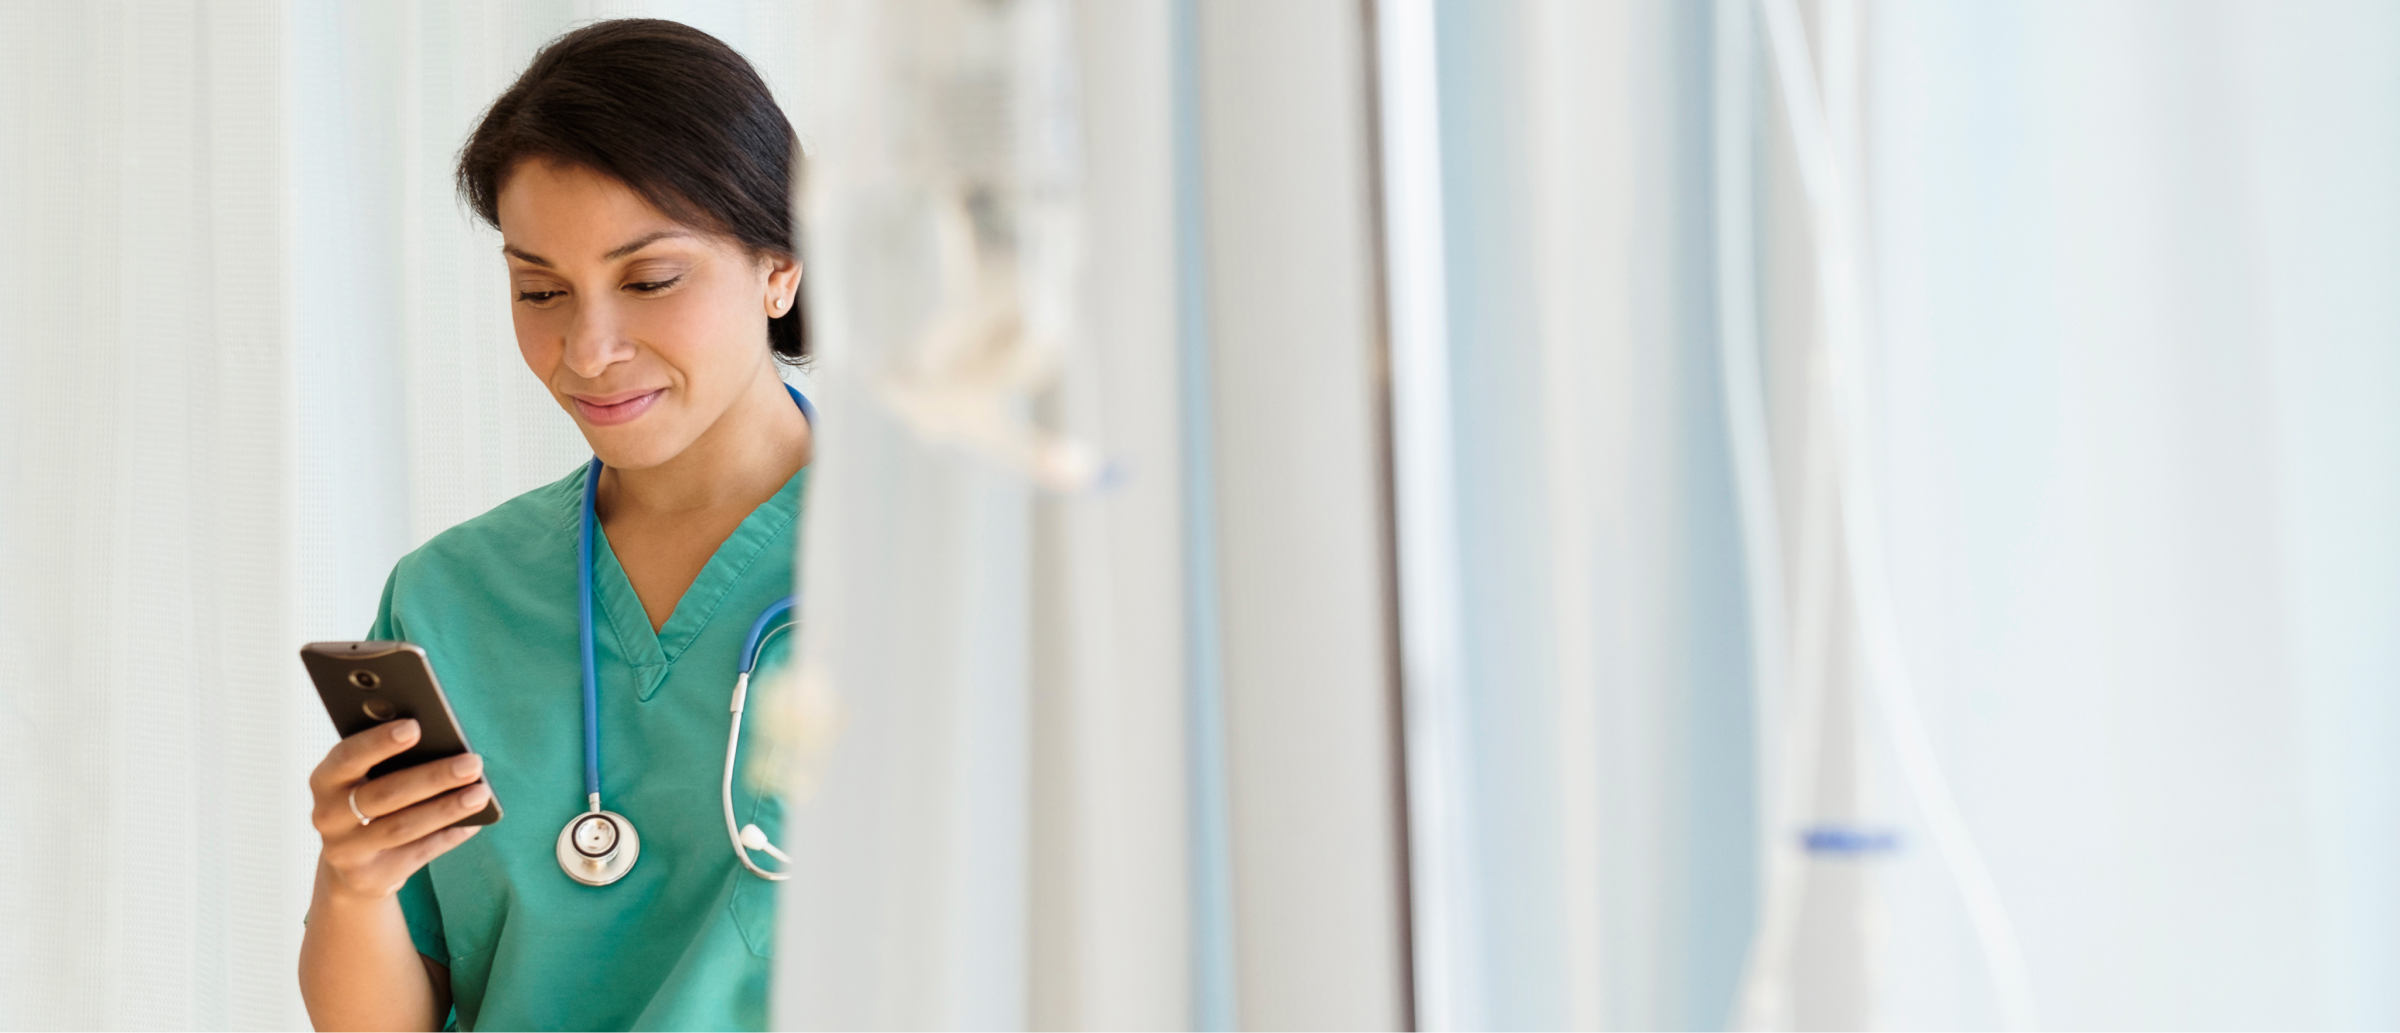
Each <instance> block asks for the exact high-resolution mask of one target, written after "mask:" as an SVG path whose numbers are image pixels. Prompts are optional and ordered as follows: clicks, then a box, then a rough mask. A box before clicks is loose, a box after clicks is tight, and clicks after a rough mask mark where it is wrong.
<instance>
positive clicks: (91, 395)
mask: <svg viewBox="0 0 2400 1033" xmlns="http://www.w3.org/2000/svg"><path fill="white" fill-rule="evenodd" d="M280 22H281V19H280V8H279V7H278V6H277V5H275V4H271V3H258V4H244V3H229V4H212V5H208V6H205V7H203V6H201V5H197V4H173V5H132V4H113V3H95V4H55V5H35V4H7V5H0V241H5V246H4V247H0V360H4V363H0V364H4V366H5V369H6V371H7V372H6V375H5V377H0V649H4V650H5V651H6V653H7V655H8V656H9V658H10V659H9V661H8V663H7V664H6V665H4V666H0V780H5V782H6V783H7V784H8V785H9V786H10V787H12V788H11V789H10V791H8V792H7V793H5V794H0V823H5V824H6V825H7V826H8V827H10V828H12V829H17V830H20V832H21V833H22V834H21V835H17V836H12V837H11V838H10V840H9V842H8V843H7V844H6V845H5V846H0V885H4V886H5V887H6V889H5V890H4V891H0V893H5V899H4V902H0V914H5V915H6V918H5V919H4V920H0V1025H5V1026H8V1027H11V1028H35V1029H41V1028H52V1029H98V1028H124V1027H134V1028H202V1027H226V1026H244V1027H293V1026H298V1025H299V1024H300V1023H301V1022H303V1021H304V1019H303V1017H302V1015H301V1014H300V1011H299V1007H298V999H297V995H296V994H295V993H294V992H293V990H292V978H291V966H290V959H291V958H292V957H293V952H294V951H295V950H296V949H297V947H298V944H299V933H300V925H299V917H300V914H299V912H300V908H301V906H302V905H303V904H304V902H305V901H306V899H307V879H308V876H309V868H310V860H311V854H310V853H309V852H308V850H307V841H308V838H309V829H308V826H307V824H306V822H305V821H303V820H301V815H302V814H303V813H304V809H305V801H306V794H305V792H304V791H303V788H302V786H301V777H302V775H303V773H304V772H305V771H306V765H305V763H304V762H303V761H302V760H301V757H302V755H303V753H304V752H305V747H304V745H303V744H304V743H305V742H307V741H309V738H308V733H309V732H310V731H312V730H313V729H312V728H311V726H310V725H309V724H308V721H309V720H310V719H311V718H312V716H313V717H314V719H315V720H317V721H322V720H323V717H322V716H321V715H311V714H309V713H308V707H309V706H310V705H311V704H310V698H309V697H308V696H307V695H306V691H305V689H304V688H302V685H301V683H300V681H299V679H297V678H295V677H294V672H293V671H292V666H293V662H294V658H293V656H292V652H293V647H294V645H295V644H296V642H295V638H294V636H295V634H296V632H295V629H296V627H297V626H298V623H299V621H298V616H299V615H298V613H297V611H296V608H295V607H294V605H293V592H292V586H293V585H294V583H295V582H296V580H297V569H298V568H297V560H298V554H297V550H296V549H295V548H294V538H293V530H294V527H295V525H296V520H295V517H294V513H293V510H292V506H291V499H292V496H293V493H294V492H295V490H296V488H297V485H298V478H297V476H296V470H295V467H294V452H295V448H294V439H293V413H292V406H291V404H290V397H291V390H292V376H293V360H292V351H293V349H292V346H291V338H290V337H289V334H288V327H289V322H288V315H287V310H286V307H285V306H286V303H287V297H288V295H287V293H286V292H287V289H288V279H287V277H288V275H289V271H290V256H289V253H288V252H287V251H286V250H285V247H284V240H285V233H286V231H287V229H288V225H289V224H288V222H287V215H286V210H285V208H284V205H283V196H284V190H285V189H286V186H287V179H286V177H285V171H284V168H283V166H282V164H281V161H280V155H281V154H282V144H283V140H284V133H285V131H286V119H285V109H284V106H283V95H282V89H281V87H282V83H281V79H280V77H279V75H278V74H277V68H278V65H279V58H280V53H281V46H282V38H283V37H282V26H281V23H280Z"/></svg>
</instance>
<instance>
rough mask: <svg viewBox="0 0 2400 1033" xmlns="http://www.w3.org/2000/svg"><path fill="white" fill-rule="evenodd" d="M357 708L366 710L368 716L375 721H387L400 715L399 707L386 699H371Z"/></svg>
mask: <svg viewBox="0 0 2400 1033" xmlns="http://www.w3.org/2000/svg"><path fill="white" fill-rule="evenodd" d="M358 709H360V710H364V711H366V712H367V716H368V717H371V718H374V719H375V720H377V721H389V720H391V719H393V718H395V717H398V716H400V708H398V707H395V706H393V705H392V701H390V700H388V699H371V700H368V701H366V703H365V704H363V705H361V706H360V707H359V708H358Z"/></svg>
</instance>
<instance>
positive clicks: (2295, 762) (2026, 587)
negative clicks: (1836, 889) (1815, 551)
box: [1860, 2, 2400, 1028]
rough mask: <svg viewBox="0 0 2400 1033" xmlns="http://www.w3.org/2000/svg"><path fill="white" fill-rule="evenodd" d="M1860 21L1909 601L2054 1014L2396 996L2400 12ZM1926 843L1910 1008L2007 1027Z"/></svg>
mask: <svg viewBox="0 0 2400 1033" xmlns="http://www.w3.org/2000/svg"><path fill="white" fill-rule="evenodd" d="M1860 33H1861V35H1860V38H1861V40H1862V46H1861V51H1860V52H1861V53H1862V54H1863V66H1862V74H1863V77H1864V80H1865V93H1864V96H1865V98H1866V99H1865V102H1864V105H1863V107H1864V116H1865V125H1866V145H1865V148H1864V154H1865V163H1864V168H1865V170H1866V178H1867V183H1868V192H1867V197H1868V199H1869V202H1868V209H1867V212H1866V215H1867V218H1868V221H1869V223H1870V226H1871V232H1872V234H1873V236H1872V246H1871V247H1872V252H1873V264H1874V269H1875V273H1874V275H1875V277H1876V279H1877V281H1878V282H1879V283H1880V287H1881V290H1880V295H1881V297H1880V303H1879V304H1878V305H1877V307H1876V309H1875V318H1876V323H1877V326H1876V341H1875V348H1876V360H1875V364H1874V368H1875V372H1876V385H1875V387H1876V390H1875V393H1874V407H1873V417H1872V419H1873V427H1874V432H1873V441H1874V448H1875V453H1876V461H1877V462H1878V463H1879V464H1880V465H1881V475H1882V480H1883V483H1884V484H1885V486H1886V491H1887V494H1886V496H1885V502H1886V505H1887V506H1888V513H1889V528H1890V535H1889V540H1888V542H1887V543H1886V544H1887V546H1888V548H1889V550H1890V552H1889V555H1890V557H1891V563H1892V567H1893V571H1894V578H1895V585H1894V588H1895V591H1896V593H1897V596H1898V599H1899V600H1900V603H1901V605H1900V606H1899V612H1900V613H1901V614H1902V616H1903V620H1902V622H1901V628H1902V631H1903V633H1904V637H1905V641H1906V642H1907V643H1908V644H1909V646H1910V651H1911V654H1912V659H1914V660H1915V661H1916V663H1917V666H1918V669H1919V671H1920V674H1921V678H1920V681H1921V684H1922V686H1923V691H1922V693H1921V699H1922V701H1923V704H1924V706H1925V708H1926V711H1927V720H1928V723H1929V725H1930V726H1931V730H1932V733H1933V736H1934V738H1935V740H1936V741H1937V742H1938V743H1939V744H1940V746H1941V753H1942V755H1943V757H1944V760H1945V762H1946V763H1947V764H1948V765H1949V766H1950V768H1951V770H1952V772H1953V776H1954V778H1955V780H1956V784H1957V788H1958V793H1959V797H1960V803H1961V806H1962V808H1963V810H1964V812H1965V814H1966V816H1967V817H1968V819H1969V820H1970V821H1971V822H1972V824H1973V825H1974V827H1975V828H1976V829H1977V831H1978V833H1979V834H1980V835H1981V836H1982V838H1983V840H1984V842H1985V846H1986V850H1987V852H1988V854H1989V858H1990V861H1991V866H1992V871H1993V877H1994V880H1995V882H1996V883H1997V884H1998V886H1999V888H2000V890H2001V891H2002V893H2003V894H2004V896H2005V899H2006V901H2007V903H2008V906H2009V908H2010V911H2011V913H2012V915H2013V917H2014V919H2015V922H2016V926H2017V929H2018V932H2019V935H2020V936H2021V938H2022V942H2023V949H2024V953H2025V956H2026V959H2027V963H2028V968H2029V974H2030V981H2031V984H2032V989H2033V991H2034V996H2035V1000H2036V1002H2037V1004H2038V1007H2039V1009H2040V1012H2041V1017H2042V1019H2043V1020H2044V1021H2045V1022H2046V1023H2048V1024H2050V1025H2053V1026H2056V1027H2059V1028H2101V1027H2115V1028H2231V1027H2265V1026H2277V1027H2286V1028H2302V1027H2336V1028H2348V1027H2372V1026H2388V1025H2391V1024H2392V1023H2394V1022H2395V1021H2400V992H2396V991H2395V984H2394V983H2393V981H2392V980H2391V979H2390V972H2391V970H2392V966H2393V964H2394V962H2395V959H2396V958H2400V891H2396V890H2395V888H2394V884H2393V882H2392V879H2391V873H2392V872H2393V871H2394V870H2395V866H2396V865H2400V832H2396V831H2395V830H2400V823H2396V814H2395V812H2396V811H2400V770H2396V769H2395V765H2394V760H2393V758H2394V756H2395V754H2394V752H2393V751H2392V749H2391V748H2390V744H2391V742H2392V741H2393V740H2394V738H2395V736H2400V704H2396V703H2395V699H2396V697H2395V696H2394V694H2393V692H2392V689H2391V687H2392V685H2393V684H2394V683H2395V679H2400V652H2395V649H2394V643H2395V642H2396V641H2400V639H2396V638H2395V636H2394V635H2393V629H2394V628H2395V627H2400V404H2396V403H2400V295H2395V294H2394V292H2393V291H2392V289H2391V288H2392V285H2393V284H2395V283H2400V186H2396V184H2400V63H2395V61H2394V54H2395V53H2400V12H2396V11H2395V10H2394V9H2393V8H2392V7H2391V6H2389V5H2386V4H2378V3H2350V2H2322V3H2305V4H2291V3H2249V2H2207V3H2180V2H2112V3H2103V4H2071V3H2040V4H2000V3H1989V4H1987V3H1938V4H1897V3H1895V4H1874V5H1872V6H1870V7H1868V8H1867V9H1866V17H1865V20H1864V26H1863V28H1862V29H1861V30H1860ZM1885 770H1886V771H1887V772H1888V771H1889V768H1888V767H1887V768H1885ZM1878 789H1879V791H1880V793H1881V795H1882V797H1883V799H1884V800H1885V801H1886V803H1885V805H1884V806H1885V807H1886V808H1887V813H1892V814H1895V815H1898V816H1903V817H1904V818H1905V817H1908V816H1909V810H1908V805H1907V804H1906V802H1905V801H1906V799H1907V797H1906V795H1905V793H1904V791H1903V790H1902V789H1901V787H1899V786H1897V785H1894V784H1892V783H1891V782H1890V781H1889V780H1888V779H1887V780H1886V781H1885V782H1884V783H1883V784H1882V785H1880V786H1879V787H1878ZM1923 853H1924V851H1922V850H1913V849H1912V850H1908V851H1906V852H1904V853H1903V855H1902V856H1901V858H1900V859H1899V860H1897V861H1896V862H1894V863H1893V864H1892V865H1891V866H1890V868H1889V870H1888V872H1886V873H1885V875H1884V878H1883V880H1882V883H1881V885H1880V887H1879V889H1880V890H1881V891H1882V901H1881V903H1880V910H1881V912H1882V913H1883V915H1884V916H1885V918H1886V921H1887V922H1888V933H1887V936H1886V938H1885V941H1884V943H1883V944H1882V945H1881V947H1880V948H1879V950H1878V952H1877V955H1876V956H1877V957H1878V958H1879V959H1880V960H1879V962H1878V967H1879V968H1880V969H1881V970H1882V972H1883V973H1884V975H1883V976H1882V979H1883V991H1882V993H1881V994H1880V995H1879V1000H1878V1003H1879V1005H1880V1007H1879V1011H1878V1018H1879V1019H1880V1021H1884V1022H1888V1023H1891V1024H1894V1025H1897V1026H1911V1027H1915V1026H1952V1025H1987V1024H1989V1023H1991V1022H1992V1021H1993V1019H1994V1014H1995V1013H1994V1011H1993V1006H1992V1002H1991V997H1990V989H1989V985H1990V984H1989V982H1988V981H1987V980H1986V979H1985V977H1984V975H1983V970H1982V962H1981V960H1980V956H1979V955H1978V953H1977V952H1976V950H1975V948H1974V947H1973V945H1972V944H1971V943H1970V942H1969V941H1968V940H1967V939H1966V937H1965V936H1964V931H1963V927H1962V919H1961V917H1960V912H1959V910H1958V907H1957V905H1956V903H1955V897H1954V895H1953V894H1952V893H1951V892H1950V891H1949V890H1948V888H1947V887H1946V886H1945V885H1944V884H1943V882H1942V880H1941V878H1940V874H1939V872H1938V870H1937V869H1936V867H1935V866H1933V865H1931V864H1930V863H1928V862H1927V861H1926V859H1925V858H1923V856H1922V855H1923Z"/></svg>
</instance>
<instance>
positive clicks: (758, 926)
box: [732, 799, 790, 958]
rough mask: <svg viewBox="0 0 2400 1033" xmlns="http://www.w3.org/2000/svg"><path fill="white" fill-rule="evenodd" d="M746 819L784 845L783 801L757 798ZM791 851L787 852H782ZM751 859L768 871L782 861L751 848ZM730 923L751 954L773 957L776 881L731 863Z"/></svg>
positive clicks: (780, 844)
mask: <svg viewBox="0 0 2400 1033" xmlns="http://www.w3.org/2000/svg"><path fill="white" fill-rule="evenodd" d="M749 821H750V822H751V823H754V824H756V825H757V826H758V828H759V831H762V832H765V833H766V834H767V840H768V842H771V843H774V844H775V845H776V846H778V847H780V846H783V845H784V843H783V801H781V800H776V799H766V800H760V801H758V802H756V803H754V804H752V805H751V806H750V816H749ZM785 853H790V851H788V850H787V851H785ZM750 859H751V860H752V861H753V862H755V863H756V864H757V865H758V866H759V867H761V868H764V869H766V870H768V871H770V872H772V871H779V870H781V869H782V867H783V863H782V862H780V861H777V860H775V858H774V857H773V856H772V855H770V854H768V853H767V852H766V851H764V850H753V851H751V852H750ZM733 877H734V880H735V881H734V886H733V904H732V908H733V925H734V928H736V929H739V930H741V932H742V942H743V943H745V944H747V945H749V947H750V953H752V954H756V955H758V956H759V957H762V958H772V957H774V956H775V883H774V882H773V881H772V880H768V879H761V878H759V877H758V876H756V875H754V874H752V873H751V871H750V869H748V868H744V867H742V866H741V862H739V861H736V862H734V873H733Z"/></svg>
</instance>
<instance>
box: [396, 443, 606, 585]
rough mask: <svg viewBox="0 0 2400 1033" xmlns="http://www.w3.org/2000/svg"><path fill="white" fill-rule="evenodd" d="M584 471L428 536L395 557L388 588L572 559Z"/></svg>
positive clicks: (482, 577)
mask: <svg viewBox="0 0 2400 1033" xmlns="http://www.w3.org/2000/svg"><path fill="white" fill-rule="evenodd" d="M583 477H584V470H583V468H582V467H577V468H575V469H574V470H572V471H570V472H568V474H567V475H566V476H565V477H562V478H559V479H558V480H556V481H552V482H551V483H549V484H545V485H543V486H541V487H539V488H535V489H533V490H532V491H528V492H526V493H524V494H522V495H519V496H517V497H516V498H513V499H510V500H508V501H506V502H503V503H501V504H499V505H497V506H494V507H492V508H491V509H490V510H487V511H485V512H484V513H483V514H482V515H480V516H477V517H475V518H473V519H471V520H467V521H464V522H462V523H460V524H458V525H457V526H455V527H452V528H450V529H449V530H447V531H443V532H442V533H440V534H437V535H435V536H433V538H432V539H431V540H430V541H427V542H426V543H425V544H424V545H421V546H419V547H417V549H416V551H414V552H411V553H409V554H408V555H406V556H403V557H401V558H400V563H399V565H398V566H396V567H394V568H393V570H392V584H391V588H390V590H391V592H392V594H394V595H396V596H406V595H408V594H411V589H412V588H418V587H424V586H426V585H427V583H428V582H441V581H447V580H452V579H455V578H459V577H467V578H471V579H474V580H478V581H482V580H488V579H490V578H492V577H493V576H494V575H497V574H504V573H506V572H508V571H510V570H512V569H522V568H531V567H546V566H549V565H551V564H552V563H554V562H556V561H558V560H560V559H562V558H563V559H566V560H567V561H568V562H570V563H571V562H572V555H571V554H572V553H573V551H574V547H575V534H576V530H577V527H576V521H577V518H578V517H579V516H581V515H582V512H583Z"/></svg>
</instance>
